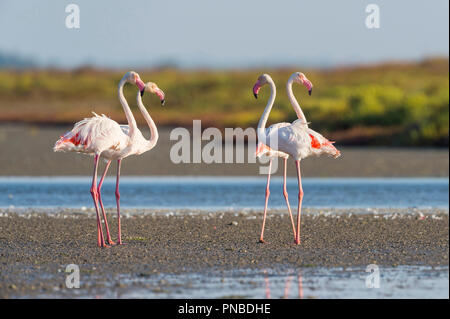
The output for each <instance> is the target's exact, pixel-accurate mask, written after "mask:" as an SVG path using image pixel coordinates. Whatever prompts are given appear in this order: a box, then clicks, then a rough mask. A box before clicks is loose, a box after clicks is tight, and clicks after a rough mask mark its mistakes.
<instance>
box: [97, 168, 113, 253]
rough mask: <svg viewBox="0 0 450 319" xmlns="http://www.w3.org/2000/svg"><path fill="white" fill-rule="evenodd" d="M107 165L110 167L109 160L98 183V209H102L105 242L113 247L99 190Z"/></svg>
mask: <svg viewBox="0 0 450 319" xmlns="http://www.w3.org/2000/svg"><path fill="white" fill-rule="evenodd" d="M109 165H111V160H109V161H108V162H107V163H106V167H105V171H104V172H103V175H102V178H101V179H100V182H98V188H97V190H98V201H99V203H100V208H101V209H102V215H103V220H104V221H105V228H106V242H107V243H108V244H109V245H114V242H113V241H112V239H111V234H110V233H109V226H108V220H107V219H106V213H105V208H104V207H103V201H102V194H101V188H102V185H103V180H104V179H105V176H106V173H107V172H108V168H109Z"/></svg>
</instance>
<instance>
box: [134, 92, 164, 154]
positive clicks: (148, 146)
mask: <svg viewBox="0 0 450 319" xmlns="http://www.w3.org/2000/svg"><path fill="white" fill-rule="evenodd" d="M136 99H137V105H138V107H139V110H141V113H142V116H143V117H144V119H145V121H146V122H147V124H148V127H149V128H150V134H151V137H150V139H149V140H147V141H146V145H145V146H144V148H145V151H148V150H151V149H152V148H153V147H155V145H156V142H157V141H158V137H159V135H158V129H157V127H156V124H155V122H154V121H153V119H152V117H151V116H150V114H149V113H148V111H147V109H146V108H145V106H144V104H143V103H142V97H141V94H140V92H139V91H138V93H137V98H136Z"/></svg>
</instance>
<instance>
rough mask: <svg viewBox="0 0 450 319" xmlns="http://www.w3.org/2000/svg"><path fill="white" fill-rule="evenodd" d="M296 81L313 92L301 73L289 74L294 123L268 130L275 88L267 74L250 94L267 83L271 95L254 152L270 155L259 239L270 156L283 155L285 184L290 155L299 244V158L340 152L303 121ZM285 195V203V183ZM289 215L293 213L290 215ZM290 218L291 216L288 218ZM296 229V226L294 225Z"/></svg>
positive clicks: (300, 196)
mask: <svg viewBox="0 0 450 319" xmlns="http://www.w3.org/2000/svg"><path fill="white" fill-rule="evenodd" d="M293 82H297V83H299V84H303V85H304V86H305V87H306V88H307V89H308V93H309V94H310V95H311V92H312V87H313V85H312V83H311V81H309V80H308V79H307V78H306V76H305V75H304V74H303V73H300V72H296V73H294V74H292V75H291V77H290V78H289V81H288V83H287V93H288V96H289V100H290V102H291V104H292V107H293V108H294V110H295V112H296V114H297V116H298V120H295V121H294V122H293V123H277V124H274V125H271V126H269V127H268V128H267V129H266V128H265V126H266V123H267V120H268V118H269V114H270V111H271V109H272V106H273V103H274V101H275V97H276V87H275V83H274V82H273V80H272V78H271V77H270V76H269V75H268V74H263V75H261V76H259V77H258V81H257V82H256V84H255V85H254V86H253V94H254V95H255V97H257V96H258V92H259V90H260V89H261V87H262V86H264V85H265V84H269V85H270V88H271V94H270V98H269V101H268V102H267V105H266V108H265V109H264V112H263V114H262V116H261V118H260V120H259V123H258V129H257V134H258V139H259V141H260V143H262V145H260V146H259V147H258V151H257V153H259V154H262V153H266V154H267V155H269V156H271V158H270V162H269V174H268V177H267V186H266V199H265V205H264V218H263V225H262V230H261V236H260V242H262V243H263V242H264V238H263V236H264V226H265V221H266V214H267V204H268V200H269V195H270V191H269V184H270V170H271V167H272V158H273V157H282V158H284V160H285V173H284V175H285V177H284V180H285V183H284V185H286V161H287V158H288V157H289V156H292V158H294V160H295V164H296V168H297V177H298V188H299V192H298V208H297V229H296V230H295V229H294V236H295V243H296V244H300V215H301V208H302V200H303V188H302V181H301V172H300V161H301V160H302V159H304V158H306V157H308V156H310V155H317V156H318V155H321V154H323V153H325V154H329V155H331V156H334V157H335V158H337V157H339V156H340V154H341V153H340V152H339V151H338V150H337V149H336V148H335V147H334V146H333V142H330V141H329V140H327V139H326V138H325V137H323V136H322V135H321V134H319V133H317V132H315V131H313V130H312V129H310V128H309V127H308V122H307V121H306V117H305V115H304V114H303V111H302V110H301V108H300V105H299V104H298V102H297V100H296V99H295V97H294V95H293V93H292V83H293ZM284 194H285V198H286V202H287V203H288V207H289V202H288V199H287V198H288V197H287V191H286V186H284ZM291 216H292V214H291ZM291 220H292V217H291ZM294 228H295V227H294Z"/></svg>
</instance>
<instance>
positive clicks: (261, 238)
mask: <svg viewBox="0 0 450 319" xmlns="http://www.w3.org/2000/svg"><path fill="white" fill-rule="evenodd" d="M271 170H272V159H270V161H269V173H268V174H267V185H266V201H265V204H264V218H263V224H262V230H261V237H260V238H259V242H260V243H264V238H263V237H264V227H265V226H266V215H267V204H268V203H269V195H270V190H269V184H270V172H271Z"/></svg>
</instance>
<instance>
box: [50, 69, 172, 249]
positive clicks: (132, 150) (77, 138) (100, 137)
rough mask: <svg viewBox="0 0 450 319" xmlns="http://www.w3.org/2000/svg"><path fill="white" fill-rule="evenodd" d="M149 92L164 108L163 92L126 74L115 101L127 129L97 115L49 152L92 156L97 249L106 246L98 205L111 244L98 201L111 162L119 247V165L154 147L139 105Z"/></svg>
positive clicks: (148, 118)
mask: <svg viewBox="0 0 450 319" xmlns="http://www.w3.org/2000/svg"><path fill="white" fill-rule="evenodd" d="M126 83H131V84H135V85H136V86H137V87H138V89H139V91H138V92H137V104H138V107H139V110H140V111H141V113H142V116H143V117H144V119H145V121H146V122H147V124H148V126H149V128H150V133H151V138H150V139H149V140H146V139H145V138H144V136H143V135H142V133H141V131H140V130H139V129H138V127H137V124H136V120H135V119H134V116H133V113H132V112H131V109H130V107H129V106H128V103H127V101H126V99H125V97H124V95H123V87H124V85H125V84H126ZM146 91H148V92H151V93H154V94H156V95H157V96H158V97H159V98H160V99H161V102H162V103H163V104H164V92H163V91H162V90H161V89H160V88H158V86H157V85H156V84H155V83H152V82H148V83H147V84H144V82H143V81H142V80H141V78H140V77H139V75H138V74H137V73H136V72H134V71H130V72H127V73H126V74H125V75H124V76H123V78H122V80H121V81H120V83H119V89H118V93H119V100H120V103H121V104H122V107H123V109H124V112H125V115H126V117H127V120H128V125H119V124H118V123H117V122H115V121H113V120H112V119H110V118H109V117H107V116H106V115H104V114H102V115H101V116H100V115H97V114H96V113H94V112H93V114H94V116H93V117H90V118H85V119H83V120H81V121H79V122H77V123H76V124H75V125H74V127H73V129H72V130H71V131H69V132H67V133H65V134H64V135H63V136H61V137H60V139H59V140H58V141H56V143H55V146H54V147H53V150H54V151H55V152H76V153H82V154H88V155H93V156H94V175H93V179H92V186H91V195H92V198H93V200H94V205H95V210H96V213H97V233H98V237H97V244H98V246H100V247H105V246H106V243H105V240H104V238H103V230H102V225H101V221H100V220H101V219H100V213H99V204H100V208H101V211H102V214H103V219H104V221H105V229H106V235H107V243H108V244H113V243H114V242H113V241H112V240H111V235H110V233H109V227H108V222H107V220H106V214H105V209H104V207H103V203H102V199H101V192H100V191H101V186H102V183H103V180H104V178H105V176H106V173H107V171H108V168H109V166H110V164H111V161H112V160H117V179H116V193H115V194H116V203H117V217H118V238H119V239H118V244H122V239H121V226H120V204H119V199H120V194H119V177H120V165H121V161H122V159H124V158H126V157H128V156H130V155H139V154H142V153H144V152H146V151H149V150H151V149H152V148H153V147H155V145H156V142H157V141H158V130H157V128H156V125H155V122H154V121H153V119H152V118H151V116H150V114H149V113H148V111H147V109H146V108H145V106H144V105H143V104H142V98H141V97H142V95H143V94H144V92H146ZM100 157H101V158H103V159H105V160H106V167H105V171H104V173H103V175H102V177H101V179H100V182H99V183H98V185H97V169H98V162H99V159H100Z"/></svg>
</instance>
